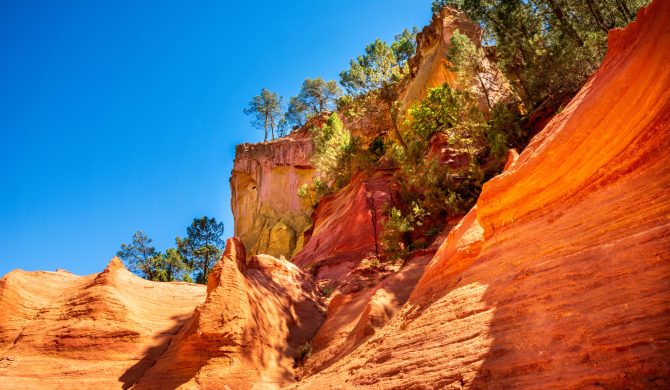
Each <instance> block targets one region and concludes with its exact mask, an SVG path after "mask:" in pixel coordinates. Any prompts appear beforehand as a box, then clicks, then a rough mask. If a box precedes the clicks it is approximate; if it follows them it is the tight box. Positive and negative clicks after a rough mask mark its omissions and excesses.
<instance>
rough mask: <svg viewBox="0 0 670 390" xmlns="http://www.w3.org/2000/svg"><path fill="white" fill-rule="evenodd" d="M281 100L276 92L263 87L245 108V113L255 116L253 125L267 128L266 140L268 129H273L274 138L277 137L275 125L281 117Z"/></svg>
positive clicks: (266, 138)
mask: <svg viewBox="0 0 670 390" xmlns="http://www.w3.org/2000/svg"><path fill="white" fill-rule="evenodd" d="M281 101H282V98H281V97H280V96H278V95H277V94H276V93H274V92H271V91H269V90H268V89H267V88H263V89H262V90H261V93H260V94H259V95H257V96H254V98H253V99H251V101H250V102H249V105H248V106H247V108H245V109H244V113H245V114H247V115H252V116H253V120H252V122H251V123H252V125H253V126H254V127H256V128H258V129H264V130H265V138H264V139H263V140H264V141H267V140H268V129H270V130H271V131H272V139H275V127H276V126H277V123H278V121H279V120H280V118H281Z"/></svg>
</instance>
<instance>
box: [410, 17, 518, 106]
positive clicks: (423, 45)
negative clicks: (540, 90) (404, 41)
mask: <svg viewBox="0 0 670 390" xmlns="http://www.w3.org/2000/svg"><path fill="white" fill-rule="evenodd" d="M457 30H458V31H459V32H460V33H462V34H464V35H466V36H467V37H469V38H470V39H471V40H472V42H474V43H476V44H479V43H480V42H481V36H482V30H481V28H479V26H477V25H476V24H474V23H472V22H471V21H470V20H468V18H467V17H466V16H465V14H464V13H463V12H461V11H458V10H455V9H452V8H444V9H443V10H442V12H441V13H440V14H435V15H433V19H432V21H431V23H430V24H429V25H428V26H426V27H425V28H424V29H423V30H422V31H421V32H420V33H419V34H418V36H417V45H418V47H417V53H416V55H415V56H414V57H413V58H411V59H410V61H409V67H410V76H409V77H408V78H407V81H406V82H405V85H404V87H403V91H402V93H401V95H400V99H399V101H400V112H401V113H404V112H405V111H406V110H407V109H409V108H411V106H412V104H413V103H414V102H416V101H419V100H422V99H423V98H425V97H426V95H427V93H428V90H429V89H431V88H435V87H439V86H441V85H443V84H445V83H446V84H448V85H449V86H451V87H452V88H467V89H470V90H472V92H473V93H474V94H475V95H476V96H477V97H478V98H479V102H480V106H481V108H482V109H483V110H485V111H486V110H488V109H489V104H491V105H494V104H495V103H497V102H499V101H500V100H501V99H503V98H504V97H507V96H509V94H510V93H511V90H510V87H509V84H508V81H507V79H506V78H505V76H504V75H503V73H502V72H500V70H499V69H497V68H496V66H494V64H493V63H492V62H491V61H489V59H488V58H486V56H484V57H483V58H482V59H481V73H479V74H476V75H473V77H472V80H470V84H469V85H460V83H459V80H458V76H457V75H456V74H455V73H454V72H453V70H452V69H451V68H452V65H451V64H450V63H449V60H448V59H447V55H448V53H449V49H451V47H452V44H451V38H452V37H453V35H454V32H455V31H457ZM487 94H488V100H489V102H487Z"/></svg>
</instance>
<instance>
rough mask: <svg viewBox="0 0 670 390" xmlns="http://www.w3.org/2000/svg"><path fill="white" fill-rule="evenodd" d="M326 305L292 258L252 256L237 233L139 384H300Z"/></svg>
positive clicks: (150, 386)
mask: <svg viewBox="0 0 670 390" xmlns="http://www.w3.org/2000/svg"><path fill="white" fill-rule="evenodd" d="M324 312H325V309H324V307H323V306H322V304H321V302H320V299H319V297H318V294H317V290H316V285H315V284H314V283H313V282H312V281H311V279H310V278H309V277H308V276H307V275H305V273H304V272H302V271H301V270H300V269H299V268H298V267H296V266H295V265H293V264H292V263H290V262H288V261H285V260H279V259H276V258H273V257H271V256H267V255H258V256H252V257H251V258H249V259H248V260H247V259H246V256H245V250H244V246H243V245H242V243H241V241H240V240H239V239H237V238H232V239H230V240H228V242H227V245H226V251H225V253H224V255H223V257H222V259H221V260H220V261H219V263H218V264H217V265H216V266H215V267H214V269H213V270H212V273H211V274H210V276H209V283H208V285H207V299H206V301H205V303H204V304H203V305H201V306H199V307H198V308H197V309H196V310H195V313H194V314H193V316H192V317H191V318H190V319H189V321H188V322H187V323H186V325H185V326H184V327H183V328H182V331H181V332H180V333H179V334H178V335H177V336H176V337H175V338H174V339H173V340H172V342H171V343H170V346H169V348H167V350H166V351H165V352H164V353H163V354H162V355H161V357H160V359H159V360H158V361H157V362H156V364H155V365H154V366H153V367H151V369H149V370H148V371H147V372H146V373H145V374H144V375H143V376H142V378H141V380H140V381H139V383H138V384H137V386H136V388H137V389H166V388H168V389H171V388H177V387H179V388H185V389H191V388H193V389H198V388H205V389H218V388H222V387H223V386H224V385H226V386H230V388H231V389H250V388H278V387H280V386H282V385H286V384H290V383H293V382H295V377H294V374H293V366H294V363H295V359H296V358H297V357H298V356H299V349H300V347H301V346H303V345H305V344H306V342H307V341H309V340H310V339H311V338H312V337H313V336H314V334H315V332H316V330H317V329H318V326H319V325H320V324H321V321H323V316H324Z"/></svg>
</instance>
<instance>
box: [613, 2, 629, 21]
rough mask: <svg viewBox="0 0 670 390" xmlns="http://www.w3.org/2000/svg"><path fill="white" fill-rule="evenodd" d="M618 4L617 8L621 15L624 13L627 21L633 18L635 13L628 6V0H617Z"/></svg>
mask: <svg viewBox="0 0 670 390" xmlns="http://www.w3.org/2000/svg"><path fill="white" fill-rule="evenodd" d="M616 5H617V8H618V9H619V12H621V15H623V18H624V20H625V21H626V23H628V22H630V21H632V20H633V14H631V12H630V10H629V9H628V6H627V5H626V0H616Z"/></svg>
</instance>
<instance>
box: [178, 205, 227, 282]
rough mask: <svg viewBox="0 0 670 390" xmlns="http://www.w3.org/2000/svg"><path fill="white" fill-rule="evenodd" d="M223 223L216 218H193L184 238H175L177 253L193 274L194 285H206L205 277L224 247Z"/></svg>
mask: <svg viewBox="0 0 670 390" xmlns="http://www.w3.org/2000/svg"><path fill="white" fill-rule="evenodd" d="M223 231H224V226H223V223H217V222H216V218H209V217H202V218H195V219H194V220H193V222H192V223H191V225H190V226H189V227H188V228H187V229H186V237H185V238H183V239H181V238H179V237H177V239H176V242H177V248H178V249H179V253H180V254H181V256H182V257H183V258H184V261H185V262H186V264H188V265H189V266H190V267H191V268H192V269H193V272H195V276H196V279H195V280H196V283H207V277H208V276H209V272H210V271H211V270H212V267H213V266H214V264H215V263H216V262H217V261H218V260H219V257H220V256H221V252H222V251H223V248H224V246H225V242H224V240H223Z"/></svg>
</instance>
